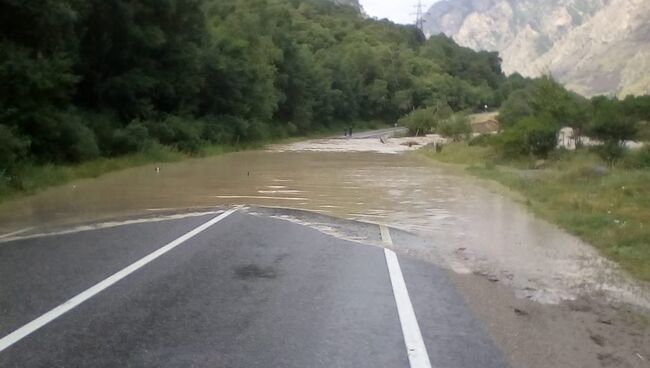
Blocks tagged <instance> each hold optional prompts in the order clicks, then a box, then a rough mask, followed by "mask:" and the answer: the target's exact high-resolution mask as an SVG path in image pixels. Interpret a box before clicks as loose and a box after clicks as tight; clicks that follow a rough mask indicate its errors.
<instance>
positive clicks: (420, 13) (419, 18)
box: [411, 0, 426, 33]
mask: <svg viewBox="0 0 650 368" xmlns="http://www.w3.org/2000/svg"><path fill="white" fill-rule="evenodd" d="M414 8H415V13H411V15H415V27H416V28H417V29H419V30H420V32H422V33H424V23H426V20H424V5H423V4H422V0H419V1H418V4H417V5H415V6H414Z"/></svg>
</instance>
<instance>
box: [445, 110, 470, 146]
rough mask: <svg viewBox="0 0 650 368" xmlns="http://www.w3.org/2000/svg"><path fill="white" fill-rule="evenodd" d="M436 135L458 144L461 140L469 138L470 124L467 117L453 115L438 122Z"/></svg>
mask: <svg viewBox="0 0 650 368" xmlns="http://www.w3.org/2000/svg"><path fill="white" fill-rule="evenodd" d="M438 133H440V134H442V135H443V136H445V137H449V138H451V139H453V140H454V141H455V142H458V141H460V140H462V139H468V138H469V136H470V135H471V134H472V124H471V123H470V121H469V118H468V117H467V115H464V114H454V115H453V116H451V117H450V118H449V119H446V120H443V121H442V122H440V124H439V125H438Z"/></svg>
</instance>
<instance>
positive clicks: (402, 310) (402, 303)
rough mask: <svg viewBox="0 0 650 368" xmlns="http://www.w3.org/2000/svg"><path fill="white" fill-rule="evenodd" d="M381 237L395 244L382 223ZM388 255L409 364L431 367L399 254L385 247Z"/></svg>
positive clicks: (389, 243) (389, 244)
mask: <svg viewBox="0 0 650 368" xmlns="http://www.w3.org/2000/svg"><path fill="white" fill-rule="evenodd" d="M379 229H380V231H381V239H382V241H383V242H384V244H385V245H387V246H392V245H393V240H392V239H391V236H390V231H389V230H388V228H387V227H386V226H384V225H380V226H379ZM384 255H385V256H386V264H387V265H388V273H389V275H390V282H391V285H392V286H393V295H394V296H395V303H396V304H397V314H398V316H399V321H400V324H401V325H402V334H403V335H404V342H405V343H406V351H407V353H408V358H409V364H410V366H411V368H431V362H430V361H429V355H428V353H427V347H426V346H425V345H424V340H423V339H422V333H421V332H420V326H419V325H418V320H417V318H416V317H415V311H414V310H413V304H411V298H410V297H409V292H408V290H407V289H406V282H405V281H404V275H403V274H402V269H401V267H400V265H399V261H398V260H397V254H395V252H393V251H392V250H390V249H387V248H385V249H384Z"/></svg>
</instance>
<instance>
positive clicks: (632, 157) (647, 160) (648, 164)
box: [623, 145, 650, 169]
mask: <svg viewBox="0 0 650 368" xmlns="http://www.w3.org/2000/svg"><path fill="white" fill-rule="evenodd" d="M623 164H624V166H625V167H627V168H630V169H650V146H648V145H646V146H645V147H643V148H641V149H639V150H636V151H631V152H629V153H628V154H627V155H626V156H625V158H624V159H623Z"/></svg>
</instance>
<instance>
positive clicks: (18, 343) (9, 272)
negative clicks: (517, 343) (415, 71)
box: [0, 210, 506, 368]
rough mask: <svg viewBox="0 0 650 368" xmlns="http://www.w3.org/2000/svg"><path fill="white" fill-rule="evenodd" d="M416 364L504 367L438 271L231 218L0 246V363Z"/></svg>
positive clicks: (374, 249)
mask: <svg viewBox="0 0 650 368" xmlns="http://www.w3.org/2000/svg"><path fill="white" fill-rule="evenodd" d="M217 216H218V217H217ZM351 226H354V225H351ZM376 236H381V237H382V239H383V240H384V242H385V243H386V244H390V242H391V236H390V230H389V229H387V228H383V229H380V228H379V227H377V228H376ZM394 246H395V247H399V244H398V240H397V239H396V241H395V244H394ZM428 366H430V367H481V368H484V367H485V368H489V367H505V366H506V364H505V362H504V360H503V357H502V355H501V353H500V352H499V350H498V349H497V348H496V347H495V346H494V345H493V343H492V341H491V340H490V339H489V337H488V336H487V335H486V333H485V332H484V330H483V329H482V327H481V324H480V323H479V322H478V321H477V320H476V319H475V318H474V316H473V315H472V314H471V312H470V311H469V310H468V308H467V307H466V306H465V304H464V301H463V299H462V297H461V296H460V295H459V294H458V293H457V291H456V290H455V289H454V287H453V286H452V285H451V283H450V281H449V280H448V277H447V271H445V270H443V269H440V268H438V267H437V266H434V265H431V264H428V263H424V262H421V261H418V260H414V259H410V258H408V257H403V256H399V257H396V256H395V253H393V252H392V251H388V250H385V249H383V248H381V247H378V246H373V245H364V244H359V243H356V242H350V241H346V240H341V239H339V238H335V237H332V236H329V235H326V234H324V233H322V232H320V231H317V230H315V229H312V228H310V227H307V226H302V225H299V224H295V223H292V222H288V221H284V220H281V219H277V218H272V217H269V216H260V215H253V214H250V213H247V212H246V211H243V210H236V211H228V212H225V213H222V214H210V215H204V216H196V217H188V218H182V219H175V220H167V221H158V222H148V223H139V224H130V225H123V226H116V227H112V228H105V229H97V230H89V231H80V232H72V233H68V234H59V235H48V236H38V237H28V238H26V239H19V240H12V241H8V242H4V243H0V367H21V368H22V367H48V368H50V367H211V368H214V367H217V368H218V367H324V368H325V367H327V368H332V367H355V368H356V367H413V368H416V367H417V368H420V367H425V368H426V367H428Z"/></svg>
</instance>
